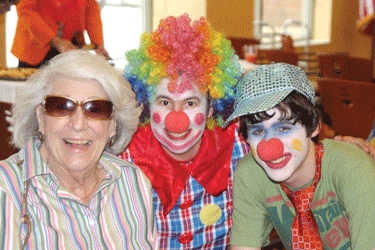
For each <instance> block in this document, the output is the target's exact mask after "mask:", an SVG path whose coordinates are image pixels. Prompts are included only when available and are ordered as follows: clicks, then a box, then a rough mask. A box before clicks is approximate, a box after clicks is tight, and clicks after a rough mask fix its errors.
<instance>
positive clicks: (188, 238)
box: [178, 233, 193, 244]
mask: <svg viewBox="0 0 375 250" xmlns="http://www.w3.org/2000/svg"><path fill="white" fill-rule="evenodd" d="M192 240H193V235H192V234H191V233H186V234H183V235H181V236H180V237H178V241H179V242H180V243H181V244H186V243H189V242H190V241H192Z"/></svg>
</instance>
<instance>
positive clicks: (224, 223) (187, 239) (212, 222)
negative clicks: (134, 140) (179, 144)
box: [121, 128, 249, 250]
mask: <svg viewBox="0 0 375 250" xmlns="http://www.w3.org/2000/svg"><path fill="white" fill-rule="evenodd" d="M247 153H249V146H248V144H247V143H246V142H245V141H244V139H243V138H242V137H241V136H240V135H239V132H238V128H236V129H235V137H234V146H233V151H232V155H231V163H230V177H229V181H228V186H227V189H226V190H225V191H224V192H223V193H222V194H221V195H219V196H212V195H210V194H209V193H208V192H207V191H206V190H205V189H204V188H203V187H202V186H201V185H200V184H199V183H198V182H197V181H196V180H195V179H194V178H193V177H192V176H190V178H189V179H188V181H187V183H186V186H185V188H184V190H183V191H182V193H181V195H180V197H179V199H178V201H177V203H176V204H175V205H174V207H173V208H172V210H171V211H170V212H169V213H168V214H167V215H164V213H163V212H164V210H163V205H162V203H161V200H160V199H159V196H158V194H157V193H156V191H155V190H154V192H153V201H154V210H155V216H156V223H157V228H158V234H159V237H160V249H184V250H191V249H215V250H220V249H229V237H230V230H231V227H232V212H233V198H232V188H233V174H234V169H235V167H236V165H237V162H238V161H239V160H240V159H241V158H242V157H243V156H245V155H246V154H247ZM121 157H124V158H125V159H127V160H130V161H132V158H131V152H130V151H129V150H127V151H125V152H124V153H123V154H122V155H121ZM212 215H214V216H212ZM216 216H218V217H216Z"/></svg>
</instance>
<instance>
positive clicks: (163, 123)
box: [150, 78, 208, 156]
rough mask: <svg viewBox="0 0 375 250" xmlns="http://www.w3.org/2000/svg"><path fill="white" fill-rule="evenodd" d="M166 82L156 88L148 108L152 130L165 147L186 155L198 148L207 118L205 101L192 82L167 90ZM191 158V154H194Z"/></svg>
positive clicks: (178, 81) (165, 79) (164, 80)
mask: <svg viewBox="0 0 375 250" xmlns="http://www.w3.org/2000/svg"><path fill="white" fill-rule="evenodd" d="M169 81H170V80H169V79H168V78H164V79H162V81H161V82H160V84H159V85H158V86H157V89H156V93H155V100H154V101H153V102H152V103H151V105H150V110H151V129H152V132H153V133H154V135H155V137H156V138H157V140H158V141H159V142H160V143H161V144H162V145H163V146H164V148H165V149H166V150H167V151H169V152H170V153H172V155H173V154H178V155H184V154H185V155H188V154H190V153H191V151H192V150H196V149H197V148H196V147H198V149H199V146H200V143H199V142H200V140H201V138H202V135H203V132H204V129H205V126H206V119H207V118H208V117H207V105H208V104H207V98H206V96H205V95H204V94H202V93H201V92H200V90H199V89H198V87H197V86H196V84H195V83H193V84H189V85H188V86H186V85H185V86H184V88H182V87H180V83H181V79H178V80H177V85H176V86H177V89H180V91H174V92H173V93H172V92H170V91H169V90H168V84H169ZM193 156H194V155H193Z"/></svg>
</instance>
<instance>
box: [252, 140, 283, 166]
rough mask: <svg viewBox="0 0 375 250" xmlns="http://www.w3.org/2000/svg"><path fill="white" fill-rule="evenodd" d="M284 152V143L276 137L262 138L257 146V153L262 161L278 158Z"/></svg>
mask: <svg viewBox="0 0 375 250" xmlns="http://www.w3.org/2000/svg"><path fill="white" fill-rule="evenodd" d="M283 153H284V144H283V143H282V142H281V141H280V140H279V139H277V138H271V139H269V140H268V141H266V140H262V141H261V142H259V144H258V146H257V154H258V156H259V158H260V159H261V160H262V161H272V160H276V159H279V158H280V157H281V156H282V155H283Z"/></svg>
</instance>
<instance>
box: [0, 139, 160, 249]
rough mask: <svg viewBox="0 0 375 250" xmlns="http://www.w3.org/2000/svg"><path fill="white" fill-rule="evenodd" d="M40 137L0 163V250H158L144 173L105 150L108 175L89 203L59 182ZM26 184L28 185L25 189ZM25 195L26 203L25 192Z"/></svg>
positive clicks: (149, 193)
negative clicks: (41, 152) (22, 248)
mask: <svg viewBox="0 0 375 250" xmlns="http://www.w3.org/2000/svg"><path fill="white" fill-rule="evenodd" d="M39 146H40V141H39V140H38V139H36V138H32V139H31V140H30V141H29V142H28V143H27V145H26V147H25V148H24V149H22V150H20V152H19V153H17V154H15V155H13V156H11V157H10V158H8V159H7V160H4V161H1V162H0V204H2V205H1V206H2V208H1V212H0V227H1V229H0V249H19V248H20V246H21V245H22V244H23V242H24V240H25V237H26V234H27V225H26V224H25V223H23V221H22V220H21V216H22V215H24V214H25V213H26V211H27V214H28V216H29V217H30V218H31V235H30V237H29V239H28V241H27V246H26V249H38V250H40V249H53V250H56V249H69V250H73V249H77V250H82V249H90V250H91V249H101V250H102V249H110V250H113V249H137V250H139V249H157V248H158V246H157V245H158V240H157V235H156V225H155V221H154V217H153V211H152V210H153V209H152V193H151V185H150V183H149V181H148V179H147V178H146V177H145V175H144V174H143V172H141V171H140V170H139V169H138V168H135V167H134V166H133V165H131V164H130V163H128V162H126V161H123V160H121V159H119V158H118V157H116V156H114V155H111V154H109V153H106V152H104V153H103V155H102V157H101V158H100V164H101V165H102V166H103V167H104V168H105V170H106V171H107V175H106V177H105V179H104V180H103V181H102V183H101V185H100V187H99V188H98V190H97V191H96V193H95V195H94V197H93V198H92V199H91V201H90V203H89V204H88V205H86V204H84V203H82V202H81V201H80V199H79V198H78V197H76V196H75V195H74V194H72V193H71V192H69V191H68V190H67V189H65V188H64V187H62V186H60V185H59V184H58V182H57V179H56V176H55V175H54V174H53V173H52V172H51V171H50V170H49V168H48V166H47V165H46V164H45V163H44V162H43V160H42V158H41V157H40V155H39V150H38V148H39ZM26 183H29V188H28V191H27V192H26V188H25V186H26ZM25 193H26V194H27V207H26V208H23V207H22V206H25V204H26V203H25V202H24V201H23V198H22V195H23V194H25Z"/></svg>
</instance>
